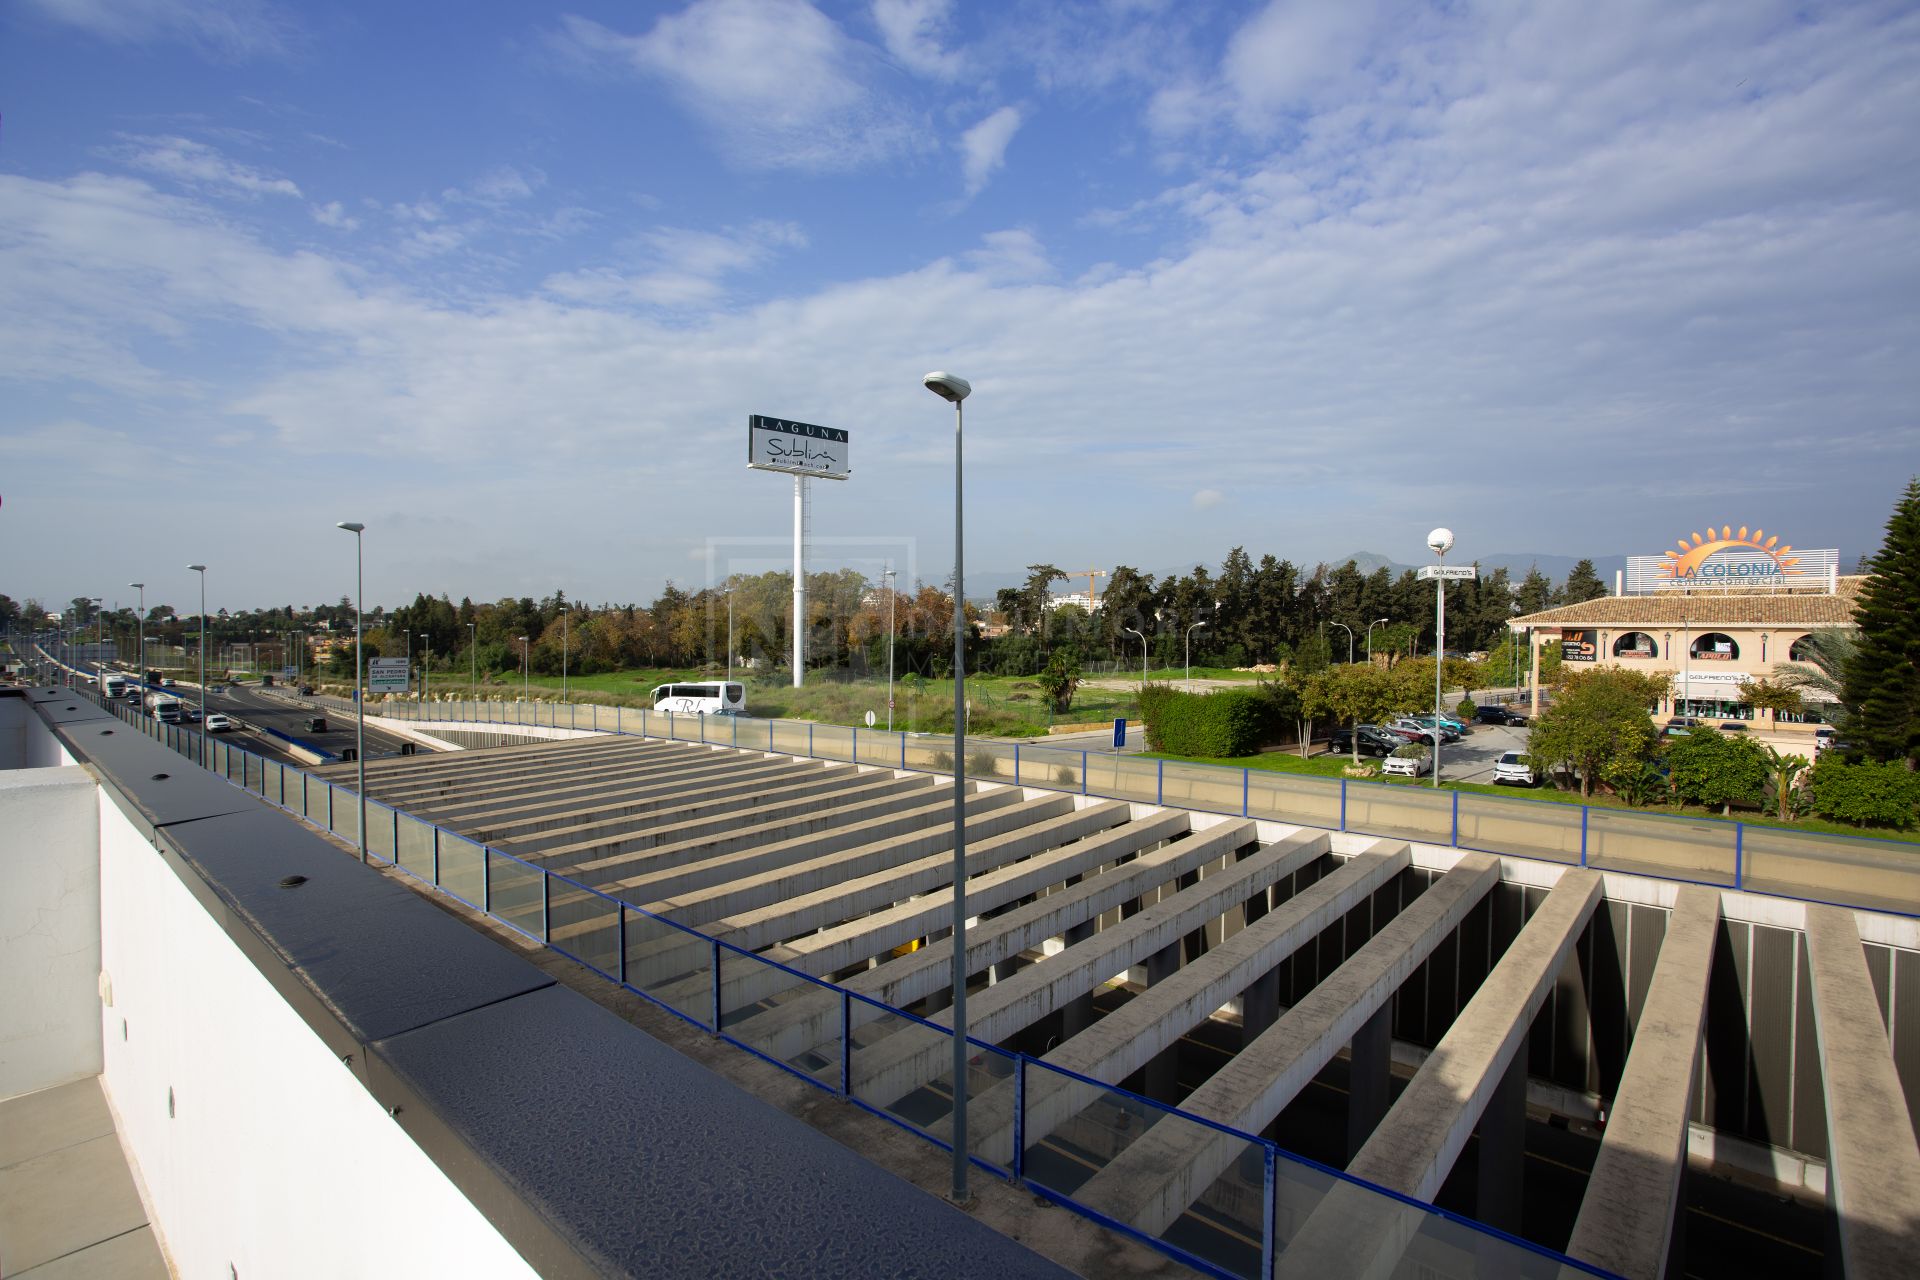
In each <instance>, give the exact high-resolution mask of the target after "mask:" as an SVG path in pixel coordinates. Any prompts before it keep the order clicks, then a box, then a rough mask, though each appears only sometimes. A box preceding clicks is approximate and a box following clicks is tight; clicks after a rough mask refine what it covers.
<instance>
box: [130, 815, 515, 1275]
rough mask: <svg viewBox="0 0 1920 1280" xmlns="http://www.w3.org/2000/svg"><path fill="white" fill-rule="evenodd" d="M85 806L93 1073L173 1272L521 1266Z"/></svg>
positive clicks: (240, 959) (251, 974) (145, 860)
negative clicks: (98, 888) (93, 985)
mask: <svg viewBox="0 0 1920 1280" xmlns="http://www.w3.org/2000/svg"><path fill="white" fill-rule="evenodd" d="M98 804H99V813H100V844H99V849H100V868H101V884H102V893H101V929H102V942H103V959H104V963H105V967H106V970H107V972H108V974H109V975H110V977H111V980H112V988H113V1003H112V1005H111V1006H110V1007H104V1008H102V1010H101V1017H102V1027H103V1029H104V1040H105V1057H106V1073H105V1077H104V1083H105V1085H106V1091H107V1096H108V1098H109V1100H110V1101H111V1102H112V1104H113V1106H114V1110H115V1112H116V1114H117V1117H118V1119H119V1122H120V1132H121V1135H122V1137H123V1140H124V1142H125V1143H126V1145H127V1147H128V1149H129V1150H130V1152H131V1153H132V1155H133V1157H134V1160H135V1162H136V1163H137V1165H138V1167H139V1170H140V1173H141V1176H142V1178H143V1179H144V1181H145V1185H146V1189H147V1192H148V1196H149V1198H150V1200H151V1202H152V1208H153V1212H154V1217H155V1220H156V1221H157V1222H158V1224H159V1226H160V1230H161V1234H162V1236H163V1237H164V1239H165V1241H166V1245H167V1249H168V1252H169V1254H170V1256H171V1257H172V1259H173V1261H174V1263H175V1265H176V1266H177V1267H178V1268H179V1274H180V1275H183V1276H222V1277H224V1276H227V1275H230V1274H235V1273H237V1274H238V1275H240V1276H242V1277H269V1276H270V1277H283V1276H285V1277H305V1276H314V1277H328V1278H329V1280H331V1278H333V1277H354V1276H381V1277H384V1276H462V1277H467V1276H488V1277H491V1276H516V1277H518V1276H532V1275H533V1274H534V1272H533V1271H532V1269H531V1268H529V1267H528V1266H527V1264H526V1262H525V1261H524V1260H523V1259H522V1258H521V1257H520V1256H519V1255H518V1254H517V1253H515V1252H514V1250H513V1248H512V1246H511V1245H509V1244H508V1243H507V1242H506V1240H505V1239H504V1238H502V1236H501V1235H500V1233H499V1232H498V1231H496V1230H495V1229H494V1228H493V1226H492V1225H491V1224H490V1223H489V1222H488V1221H487V1220H486V1219H485V1218H484V1217H483V1216H482V1215H481V1214H480V1212H479V1211H478V1210H477V1209H475V1208H474V1207H473V1205H472V1204H471V1203H470V1202H469V1201H468V1200H467V1199H466V1198H465V1197H464V1196H463V1195H462V1194H461V1193H460V1191H459V1190H458V1189H457V1188H456V1187H455V1186H454V1185H453V1184H452V1183H451V1182H449V1181H448V1180H447V1178H446V1176H445V1175H444V1174H442V1173H441V1172H440V1169H439V1168H438V1166H436V1165H435V1164H434V1163H433V1162H432V1161H431V1160H429V1159H428V1158H427V1157H426V1155H425V1154H424V1153H423V1152H421V1150H420V1149H419V1147H417V1146H416V1145H414V1143H413V1140H412V1139H410V1138H409V1137H407V1135H406V1134H405V1133H404V1132H403V1131H402V1130H401V1129H400V1127H399V1126H398V1125H397V1124H396V1123H395V1122H394V1121H393V1120H392V1119H390V1118H389V1117H388V1116H387V1114H386V1113H385V1112H384V1111H383V1110H381V1108H380V1106H379V1105H378V1104H377V1103H375V1101H374V1100H373V1098H372V1097H371V1096H370V1095H369V1094H368V1093H367V1092H366V1090H365V1089H364V1088H362V1087H361V1085H360V1083H359V1081H358V1080H357V1079H356V1078H355V1077H354V1076H353V1074H352V1073H351V1072H350V1071H349V1069H348V1068H347V1067H346V1066H345V1065H343V1064H342V1063H341V1062H340V1060H339V1059H338V1058H336V1057H334V1055H333V1053H332V1052H331V1051H330V1050H329V1049H328V1048H327V1047H326V1045H325V1044H323V1043H322V1042H321V1040H320V1039H319V1037H317V1036H316V1035H314V1033H313V1032H312V1030H311V1029H309V1028H308V1027H307V1025H306V1024H305V1023H304V1022H302V1021H301V1020H300V1018H299V1017H298V1016H297V1015H296V1014H295V1013H294V1012H293V1010H292V1009H291V1008H289V1007H288V1006H287V1004H286V1003H285V1002H284V1001H282V1000H281V998H280V996H279V994H278V993H277V992H276V991H275V990H274V989H273V987H272V986H271V985H270V984H269V983H268V982H267V980H266V979H265V978H264V977H263V976H261V974H260V972H259V971H258V970H257V969H255V968H254V967H253V965H252V964H251V963H250V962H249V961H248V960H247V959H246V958H245V957H244V956H243V955H242V954H241V953H240V951H239V949H238V948H237V947H236V946H234V944H233V942H232V940H231V939H229V938H228V937H227V936H226V934H225V933H223V932H222V931H221V930H220V928H219V927H218V926H217V925H215V924H214V922H213V921H212V919H211V918H209V917H208V916H207V914H206V913H205V912H204V911H203V910H201V908H200V906H199V904H198V903H197V902H196V901H195V900H194V898H193V896H192V895H191V894H190V893H189V892H188V891H187V889H186V887H185V886H184V885H183V884H182V883H181V882H180V880H179V878H178V877H177V876H176V875H175V874H174V872H173V871H172V869H171V868H170V867H169V866H168V865H167V863H166V862H165V860H164V859H162V858H161V857H160V856H159V855H158V854H157V852H156V851H155V850H154V848H153V847H152V846H151V845H150V844H149V843H147V841H146V840H144V839H143V838H142V837H141V836H140V834H139V833H138V832H137V831H136V830H135V829H134V828H133V826H132V825H131V824H129V823H128V822H127V821H126V819H125V818H124V816H123V815H121V813H120V811H119V810H118V809H117V808H115V807H114V806H113V804H112V802H111V801H110V800H108V799H106V798H105V797H104V796H102V797H101V798H100V800H99V802H98ZM123 1025H124V1028H125V1030H124V1033H123V1031H122V1027H123ZM169 1090H171V1092H172V1095H173V1115H172V1116H171V1117H169V1115H168V1093H169ZM229 1268H232V1270H231V1271H230V1270H229Z"/></svg>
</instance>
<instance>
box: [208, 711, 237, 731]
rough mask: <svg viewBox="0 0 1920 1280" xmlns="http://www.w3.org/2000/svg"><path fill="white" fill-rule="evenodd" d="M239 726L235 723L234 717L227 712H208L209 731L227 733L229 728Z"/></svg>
mask: <svg viewBox="0 0 1920 1280" xmlns="http://www.w3.org/2000/svg"><path fill="white" fill-rule="evenodd" d="M238 727H239V726H238V725H236V724H234V722H233V717H232V716H229V715H227V714H225V713H224V712H220V711H209V712H207V732H208V733H225V732H226V731H227V730H229V729H235V728H238Z"/></svg>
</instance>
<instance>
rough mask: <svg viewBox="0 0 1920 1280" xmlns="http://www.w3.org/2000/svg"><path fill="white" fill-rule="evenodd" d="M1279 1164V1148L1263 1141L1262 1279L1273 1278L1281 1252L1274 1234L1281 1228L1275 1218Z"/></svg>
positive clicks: (1261, 1160) (1268, 1279)
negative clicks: (1275, 1258) (1264, 1192)
mask: <svg viewBox="0 0 1920 1280" xmlns="http://www.w3.org/2000/svg"><path fill="white" fill-rule="evenodd" d="M1279 1164H1280V1160H1279V1154H1278V1150H1277V1149H1276V1148H1275V1147H1274V1145H1273V1144H1272V1143H1271V1142H1262V1143H1261V1144H1260V1166H1261V1171H1262V1172H1263V1173H1264V1174H1265V1180H1266V1185H1267V1191H1266V1194H1265V1195H1263V1196H1261V1197H1260V1200H1261V1207H1260V1280H1272V1277H1273V1265H1274V1255H1275V1254H1276V1253H1278V1252H1279V1249H1278V1248H1277V1247H1276V1243H1277V1242H1276V1241H1275V1240H1274V1235H1275V1233H1276V1232H1277V1231H1278V1230H1279V1223H1278V1222H1276V1221H1275V1219H1274V1215H1275V1212H1276V1206H1275V1204H1274V1197H1275V1196H1276V1195H1277V1194H1278V1193H1279V1190H1280V1188H1279V1187H1278V1186H1276V1185H1275V1184H1276V1183H1277V1182H1278V1181H1279V1177H1280V1169H1279Z"/></svg>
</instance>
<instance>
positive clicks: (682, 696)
mask: <svg viewBox="0 0 1920 1280" xmlns="http://www.w3.org/2000/svg"><path fill="white" fill-rule="evenodd" d="M653 709H654V710H655V711H671V712H672V713H673V714H674V715H677V716H740V715H745V714H746V713H747V687H746V686H745V685H743V684H733V683H729V682H728V681H725V680H703V681H699V682H697V683H692V682H689V683H686V684H663V685H660V686H658V687H656V688H655V689H654V691H653Z"/></svg>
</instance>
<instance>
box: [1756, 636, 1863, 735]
mask: <svg viewBox="0 0 1920 1280" xmlns="http://www.w3.org/2000/svg"><path fill="white" fill-rule="evenodd" d="M1859 639H1860V632H1859V631H1858V630H1856V629H1855V628H1853V627H1822V628H1820V630H1818V631H1815V632H1812V633H1811V634H1809V635H1808V636H1807V637H1806V638H1805V639H1804V640H1802V641H1800V643H1799V645H1798V646H1797V647H1798V649H1799V650H1800V652H1801V653H1803V654H1805V655H1806V657H1805V660H1803V661H1795V662H1783V663H1781V664H1780V665H1779V666H1777V667H1775V668H1774V675H1775V677H1776V678H1777V679H1776V683H1778V684H1779V685H1781V686H1782V687H1784V688H1788V689H1796V690H1799V691H1800V692H1802V693H1815V694H1820V695H1823V696H1822V697H1820V698H1819V699H1817V700H1818V701H1822V702H1831V703H1832V704H1833V706H1834V708H1835V709H1836V710H1837V711H1838V713H1839V714H1840V716H1841V717H1843V718H1844V716H1845V715H1846V714H1847V708H1846V705H1845V704H1844V703H1843V702H1841V700H1840V699H1841V694H1842V692H1843V691H1844V689H1845V686H1846V680H1847V666H1848V664H1849V663H1851V662H1852V661H1853V651H1854V647H1855V646H1856V645H1857V644H1858V642H1859Z"/></svg>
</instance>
